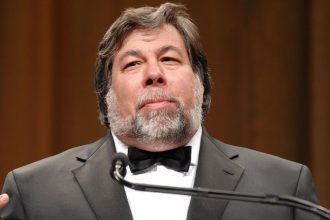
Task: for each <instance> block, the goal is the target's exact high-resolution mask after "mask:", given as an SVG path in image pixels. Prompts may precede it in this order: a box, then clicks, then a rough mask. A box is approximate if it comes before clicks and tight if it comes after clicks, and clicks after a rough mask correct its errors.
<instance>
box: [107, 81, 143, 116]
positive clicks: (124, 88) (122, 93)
mask: <svg viewBox="0 0 330 220" xmlns="http://www.w3.org/2000/svg"><path fill="white" fill-rule="evenodd" d="M127 82H128V81H124V82H122V81H120V80H118V79H115V80H114V81H113V82H112V83H113V84H112V89H113V91H114V92H115V94H116V97H117V103H118V108H119V112H120V114H121V115H122V116H127V115H131V114H133V113H134V111H135V105H136V99H137V98H136V89H135V88H134V86H133V85H130V84H129V83H127Z"/></svg>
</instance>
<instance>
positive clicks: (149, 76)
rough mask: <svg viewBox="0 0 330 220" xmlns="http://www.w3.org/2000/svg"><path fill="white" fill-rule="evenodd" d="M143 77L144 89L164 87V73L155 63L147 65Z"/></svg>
mask: <svg viewBox="0 0 330 220" xmlns="http://www.w3.org/2000/svg"><path fill="white" fill-rule="evenodd" d="M144 75H145V77H144V86H145V87H161V86H164V85H166V78H165V75H164V72H163V70H162V68H161V67H160V66H159V65H158V64H156V63H154V64H149V65H147V68H146V70H145V74H144Z"/></svg>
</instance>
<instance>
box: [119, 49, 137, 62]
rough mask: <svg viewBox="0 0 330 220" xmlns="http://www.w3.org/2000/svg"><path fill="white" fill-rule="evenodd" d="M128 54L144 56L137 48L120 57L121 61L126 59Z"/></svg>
mask: <svg viewBox="0 0 330 220" xmlns="http://www.w3.org/2000/svg"><path fill="white" fill-rule="evenodd" d="M128 56H133V57H142V53H141V52H140V51H137V50H128V51H126V52H125V53H123V54H122V55H121V56H120V57H119V62H122V61H123V59H125V57H128Z"/></svg>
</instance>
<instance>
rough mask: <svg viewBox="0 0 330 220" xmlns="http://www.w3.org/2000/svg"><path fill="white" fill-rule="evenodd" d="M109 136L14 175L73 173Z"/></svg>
mask: <svg viewBox="0 0 330 220" xmlns="http://www.w3.org/2000/svg"><path fill="white" fill-rule="evenodd" d="M109 136H111V134H109V133H108V134H107V135H105V136H104V137H102V138H100V139H99V140H97V141H95V142H93V143H90V144H86V145H81V146H77V147H73V148H70V149H68V150H66V151H64V152H62V153H59V154H56V155H53V156H50V157H47V158H44V159H42V160H39V161H36V162H33V163H31V164H28V165H25V166H23V167H20V168H17V169H14V170H13V171H12V172H13V174H14V175H21V174H24V175H31V174H33V173H40V172H41V173H42V172H51V171H65V170H68V171H71V170H72V169H74V168H76V167H78V166H81V164H82V162H85V161H86V160H87V159H88V158H89V157H91V156H93V154H94V153H95V152H97V150H98V149H99V148H100V147H101V146H102V145H103V144H104V143H105V142H106V141H107V140H109Z"/></svg>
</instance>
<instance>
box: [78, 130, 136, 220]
mask: <svg viewBox="0 0 330 220" xmlns="http://www.w3.org/2000/svg"><path fill="white" fill-rule="evenodd" d="M114 153H115V146H114V143H113V139H112V136H111V133H110V132H109V134H108V135H107V138H105V139H104V141H103V142H102V143H100V145H99V147H98V148H97V149H96V150H95V151H94V152H92V154H90V155H82V156H80V157H77V159H78V160H80V161H84V160H85V162H84V164H83V165H82V166H81V167H78V168H76V169H74V170H73V171H72V172H73V174H74V176H75V178H76V180H77V182H78V184H79V186H80V188H81V190H82V191H83V193H84V195H85V197H86V199H87V201H88V203H89V204H90V206H91V207H92V209H93V211H94V213H95V215H96V217H97V219H99V220H101V219H123V220H128V219H133V218H132V214H131V211H130V208H129V204H128V201H127V198H126V194H125V190H124V187H123V186H121V185H120V184H119V183H117V182H115V181H114V180H113V179H111V177H110V174H109V171H110V166H111V160H112V156H113V155H114ZM84 158H85V159H84Z"/></svg>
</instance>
